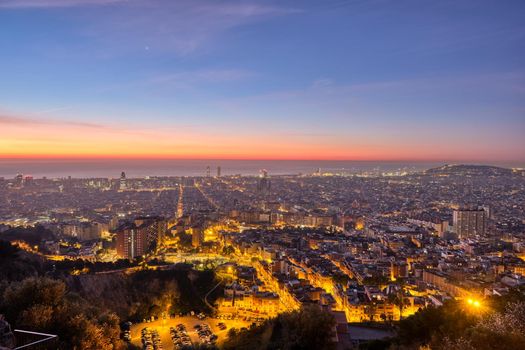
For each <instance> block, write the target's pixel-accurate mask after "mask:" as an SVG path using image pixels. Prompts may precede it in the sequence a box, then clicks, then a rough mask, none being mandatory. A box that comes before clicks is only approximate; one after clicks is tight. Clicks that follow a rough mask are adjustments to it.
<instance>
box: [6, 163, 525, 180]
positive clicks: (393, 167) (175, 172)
mask: <svg viewBox="0 0 525 350" xmlns="http://www.w3.org/2000/svg"><path fill="white" fill-rule="evenodd" d="M444 164H447V162H399V161H396V162H394V161H383V162H378V161H346V160H336V161H334V160H219V159H213V160H206V159H193V160H192V159H0V177H3V178H6V179H8V178H13V177H15V176H16V175H17V174H23V175H30V176H33V178H42V177H47V178H66V177H69V176H71V177H72V178H117V177H119V176H120V174H121V172H125V173H126V176H127V177H130V178H133V177H146V176H205V175H206V173H207V167H210V174H211V175H212V176H216V175H217V168H218V167H220V168H221V170H220V171H221V175H224V176H227V175H243V176H252V175H258V174H260V173H261V171H262V170H266V171H267V173H268V175H299V174H303V175H304V174H313V173H315V172H318V171H320V172H321V173H332V174H342V175H350V174H363V173H370V174H371V173H395V172H400V173H401V172H407V173H410V172H418V171H423V170H426V169H430V168H434V167H438V166H441V165H444ZM456 164H457V162H456ZM461 164H463V163H461ZM491 165H498V166H504V167H522V166H524V165H525V164H521V165H520V164H491Z"/></svg>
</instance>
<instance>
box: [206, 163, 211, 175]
mask: <svg viewBox="0 0 525 350" xmlns="http://www.w3.org/2000/svg"><path fill="white" fill-rule="evenodd" d="M210 172H211V170H210V166H209V165H208V166H207V167H206V177H210Z"/></svg>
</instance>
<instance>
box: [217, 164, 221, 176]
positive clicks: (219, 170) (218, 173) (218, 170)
mask: <svg viewBox="0 0 525 350" xmlns="http://www.w3.org/2000/svg"><path fill="white" fill-rule="evenodd" d="M217 177H221V166H220V165H219V166H218V167H217Z"/></svg>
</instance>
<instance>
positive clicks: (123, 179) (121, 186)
mask: <svg viewBox="0 0 525 350" xmlns="http://www.w3.org/2000/svg"><path fill="white" fill-rule="evenodd" d="M119 189H120V190H121V191H122V190H125V189H126V173H125V172H122V173H121V174H120V183H119Z"/></svg>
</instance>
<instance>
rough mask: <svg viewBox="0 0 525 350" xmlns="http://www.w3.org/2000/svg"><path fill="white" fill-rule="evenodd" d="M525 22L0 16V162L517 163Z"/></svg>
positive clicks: (92, 6)
mask: <svg viewBox="0 0 525 350" xmlns="http://www.w3.org/2000/svg"><path fill="white" fill-rule="evenodd" d="M524 13H525V2H523V1H483V0H482V1H415V0H414V1H373V0H371V1H340V0H333V1H332V0H328V1H199V0H197V1H160V0H159V1H157V0H153V1H151V0H150V1H147V0H126V1H124V0H90V1H88V0H0V128H3V129H4V130H6V131H5V133H6V134H8V135H7V137H6V138H5V139H4V141H3V142H2V141H0V155H4V156H24V155H27V156H29V155H38V156H46V155H50V156H52V155H55V156H58V155H71V156H73V155H91V156H95V155H97V154H107V155H115V156H118V155H126V156H133V155H142V156H143V155H152V156H166V157H169V156H173V157H212V158H213V157H221V158H222V157H232V158H239V157H240V158H251V157H254V158H274V157H277V158H301V159H304V158H320V157H321V158H328V159H330V158H333V159H429V160H490V161H494V160H502V161H524V160H525V141H524V139H525V138H524V137H523V135H525V18H524ZM35 130H40V131H41V132H42V133H46V134H47V135H48V136H47V137H45V136H43V135H42V134H36V133H35ZM64 135H65V136H64ZM68 135H69V136H70V137H68ZM71 135H77V136H78V137H72V136H71ZM134 138H136V139H138V140H139V142H138V143H139V144H140V146H134V145H133V142H132V140H133V139H134ZM28 140H29V141H28ZM90 140H91V141H90ZM90 142H96V143H97V144H98V145H99V147H100V148H97V149H96V150H90V149H89V147H90V146H89V143H90ZM108 148H109V149H114V152H113V153H111V152H105V151H104V149H108ZM97 152H98V153H97Z"/></svg>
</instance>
